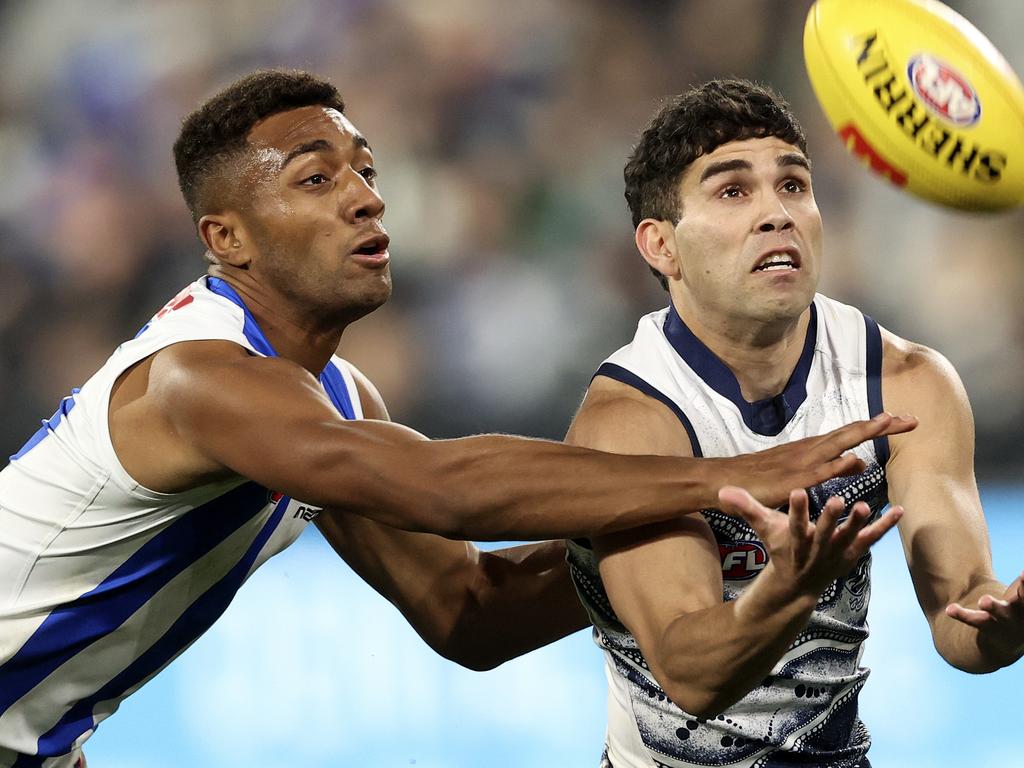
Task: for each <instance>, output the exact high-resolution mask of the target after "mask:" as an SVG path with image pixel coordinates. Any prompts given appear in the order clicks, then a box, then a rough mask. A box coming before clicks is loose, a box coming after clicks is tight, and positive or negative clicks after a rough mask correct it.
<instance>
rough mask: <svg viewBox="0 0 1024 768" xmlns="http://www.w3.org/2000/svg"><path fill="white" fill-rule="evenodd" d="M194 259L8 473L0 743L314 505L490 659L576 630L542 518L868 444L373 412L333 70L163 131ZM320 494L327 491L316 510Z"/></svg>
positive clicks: (126, 673)
mask: <svg viewBox="0 0 1024 768" xmlns="http://www.w3.org/2000/svg"><path fill="white" fill-rule="evenodd" d="M175 161H176V164H177V168H178V173H179V178H180V181H181V187H182V192H183V194H184V196H185V199H186V202H187V203H188V206H189V209H190V210H191V212H192V215H193V217H194V220H195V222H196V225H197V228H198V233H199V237H200V239H201V241H202V244H203V246H204V247H205V249H206V256H207V260H208V262H209V267H208V274H207V275H205V276H203V277H202V278H201V279H199V280H197V281H196V282H195V283H193V284H192V285H191V286H189V287H187V288H186V289H185V290H184V291H182V292H181V293H180V294H178V296H177V297H175V298H174V299H173V300H172V301H171V302H169V303H168V305H167V306H166V307H165V308H164V309H163V310H161V311H160V312H158V313H157V315H156V316H155V317H154V318H153V319H152V320H151V321H150V323H148V324H147V325H146V326H145V327H144V328H143V329H142V330H141V331H140V332H139V333H138V334H137V335H136V337H135V338H133V339H131V340H129V341H126V342H125V343H124V344H122V345H121V346H120V347H118V349H117V350H115V352H114V353H113V355H112V356H111V357H110V359H109V360H108V361H107V363H106V364H105V365H104V366H103V367H102V368H101V369H100V370H99V371H98V372H97V373H96V374H95V375H94V376H93V377H92V378H90V380H89V381H88V382H86V383H85V384H84V385H83V386H82V387H81V389H79V390H75V391H74V392H73V393H72V394H71V395H70V396H69V397H68V398H66V399H65V400H64V401H63V402H62V403H61V405H60V407H59V408H58V410H57V412H56V413H55V414H54V415H53V416H52V417H51V418H50V419H48V420H47V421H46V422H44V424H43V427H42V428H41V429H40V430H39V432H38V433H37V434H36V435H34V436H33V437H32V438H31V439H30V440H29V441H28V442H27V443H26V444H25V446H24V447H23V448H22V449H21V450H20V451H19V452H18V453H17V454H16V455H15V456H13V457H12V460H11V462H10V463H9V464H8V465H7V466H6V467H5V468H4V469H3V471H2V473H0V766H2V767H4V768H9V767H10V766H13V765H17V766H46V767H47V768H52V767H54V766H61V767H62V768H63V767H64V766H71V765H74V764H76V763H78V762H79V761H80V760H81V746H82V744H83V743H84V742H85V740H86V739H87V738H88V737H89V736H90V734H91V733H92V732H93V731H94V730H95V728H96V727H97V725H98V724H99V722H100V721H102V720H103V719H104V718H105V717H107V716H109V715H110V714H112V713H113V712H114V711H115V710H116V709H117V707H118V705H119V704H120V702H121V701H122V700H123V699H124V697H126V696H128V695H130V694H131V693H132V692H133V691H135V690H137V689H138V688H139V687H141V686H142V685H144V684H145V683H146V681H148V680H149V679H150V678H151V677H152V676H153V675H155V674H157V673H158V672H159V671H160V670H161V669H162V668H163V667H164V666H165V665H166V664H168V663H170V661H171V660H173V659H174V658H175V657H176V656H177V654H178V653H180V652H181V651H182V650H183V649H184V648H185V647H187V646H188V645H189V644H190V643H191V642H193V641H194V640H195V639H196V638H197V637H198V636H199V635H200V634H201V633H202V632H203V631H205V629H206V628H207V627H209V626H210V624H211V623H212V622H213V621H215V620H216V618H217V617H218V616H219V615H220V614H221V612H222V611H223V610H224V609H225V608H226V606H227V604H228V603H229V602H230V600H231V598H232V596H233V595H234V593H235V591H236V590H237V589H238V588H239V586H240V585H241V583H242V582H243V581H244V580H245V579H246V578H247V576H248V575H249V573H251V572H252V570H253V569H254V568H256V567H258V566H259V564H260V563H262V562H263V561H264V560H265V559H266V558H267V557H269V556H271V555H272V554H273V553H274V552H277V551H279V550H280V549H282V548H283V547H285V546H287V545H288V544H289V543H290V542H291V541H293V540H294V539H295V537H296V536H298V534H299V532H300V531H301V529H302V527H303V526H304V525H305V523H306V522H307V521H309V520H310V519H314V518H315V520H316V523H317V525H318V527H319V528H320V530H321V531H322V532H323V534H324V535H325V537H326V538H327V539H328V540H329V541H330V543H331V544H332V545H333V546H334V548H335V549H336V550H337V551H338V552H339V553H340V554H341V555H342V556H343V557H344V558H345V559H346V560H347V561H348V562H349V563H350V564H351V565H352V567H353V568H354V569H355V570H356V571H357V572H358V573H359V574H360V575H361V576H362V577H363V578H364V579H366V580H367V581H368V582H369V583H371V584H372V585H373V586H374V587H375V588H376V589H377V590H378V591H380V592H381V593H382V594H383V595H384V596H385V597H387V598H388V599H389V600H391V601H392V602H393V603H395V605H396V606H397V607H398V608H399V609H400V610H401V611H402V613H403V614H404V615H405V616H406V618H407V619H408V620H409V621H410V623H411V624H412V625H413V626H414V627H415V628H416V630H417V631H418V632H419V633H420V634H421V635H422V636H423V638H424V639H425V640H426V641H427V642H428V643H429V644H430V645H431V646H432V647H433V648H435V649H436V650H437V651H438V652H439V653H441V654H443V655H445V656H447V657H449V658H452V659H454V660H456V661H458V662H459V663H462V664H464V665H466V666H469V667H473V668H477V669H484V668H489V667H492V666H494V665H497V664H499V663H501V662H502V661H504V660H506V659H508V658H511V657H513V656H516V655H519V654H521V653H524V652H526V651H529V650H530V649H533V648H536V647H539V646H541V645H544V644H546V643H548V642H551V641H553V640H555V639H557V638H559V637H562V636H564V635H565V634H567V633H569V632H571V631H574V630H576V629H578V628H581V627H582V626H584V624H585V621H586V619H585V616H584V615H583V612H582V611H581V610H580V607H579V604H578V601H577V600H576V596H575V593H574V590H573V589H572V585H571V583H570V581H569V578H568V575H567V569H566V567H565V565H564V559H563V556H564V546H563V545H562V543H561V542H560V541H559V542H548V543H540V544H534V545H527V546H524V547H517V548H514V549H511V550H505V551H499V552H492V553H483V552H480V551H479V550H478V549H477V548H476V547H475V546H473V545H472V544H470V543H466V542H465V541H456V540H455V539H486V540H500V539H532V540H541V539H549V538H556V539H561V538H562V537H565V536H587V535H598V534H604V533H608V532H611V531H615V530H621V529H624V528H631V527H635V526H637V525H642V524H647V523H655V522H659V521H664V520H671V519H675V518H677V517H680V516H682V515H685V514H686V513H687V512H691V511H693V510H696V509H699V508H701V507H705V506H708V505H709V504H712V503H713V502H714V501H715V499H716V496H717V493H718V490H719V489H720V488H721V487H722V486H723V485H726V484H729V483H742V484H744V485H746V486H747V487H749V488H750V489H751V490H752V491H753V492H755V493H756V494H757V495H758V497H759V498H762V499H764V500H765V501H768V502H776V503H778V502H782V501H783V500H784V498H785V497H786V495H787V494H788V491H789V489H790V488H793V487H804V486H807V485H812V484H814V483H817V482H821V481H823V480H825V479H827V478H829V477H832V476H836V475H844V474H849V473H850V472H854V471H860V470H861V469H862V468H863V462H862V460H861V459H860V458H859V457H857V456H855V455H852V454H848V455H844V454H845V452H846V451H847V450H849V449H850V448H852V447H854V446H856V445H858V444H860V443H862V442H863V441H865V440H869V441H870V440H872V439H876V438H878V437H879V436H880V435H884V434H892V433H896V432H901V431H905V430H907V429H911V428H913V426H914V424H913V421H912V420H901V419H895V418H893V417H890V416H887V415H883V416H880V417H879V418H876V419H873V420H860V421H858V423H855V424H852V425H850V426H847V427H845V428H842V429H839V430H837V431H835V432H833V433H832V434H830V435H827V436H825V437H815V438H812V439H810V440H805V441H801V442H799V443H796V444H794V445H791V446H786V447H783V448H779V449H775V450H770V451H767V452H764V453H760V454H758V455H754V456H745V457H742V458H737V459H731V460H725V461H695V460H693V459H691V458H664V457H624V456H615V455H611V454H607V453H602V452H598V451H592V450H589V449H582V448H576V447H571V446H566V445H563V444H560V443H555V442H550V441H542V440H531V439H526V438H517V437H509V436H497V435H483V436H477V437H470V438H465V439H461V440H439V441H430V440H427V439H426V438H424V437H423V436H422V435H420V434H418V433H416V432H414V431H413V430H411V429H408V428H406V427H402V426H399V425H397V424H392V423H389V420H388V414H387V410H386V408H385V406H384V404H383V403H382V401H381V398H380V396H379V394H378V393H377V391H376V390H375V389H374V387H373V385H372V384H371V383H370V382H369V381H367V380H366V378H365V377H364V376H362V375H361V374H360V373H359V372H358V371H356V370H355V369H354V368H352V367H351V366H349V365H348V364H347V363H346V362H345V361H344V360H341V359H340V358H337V357H336V356H335V350H336V348H337V347H338V344H339V342H340V340H341V336H342V332H343V331H344V329H345V328H346V327H347V326H348V325H349V324H350V323H352V322H354V321H356V320H358V319H359V318H361V317H363V316H364V315H366V314H367V313H369V312H371V311H373V310H374V309H375V308H377V307H378V306H380V305H381V304H382V303H383V302H384V301H385V300H386V299H387V298H388V296H389V294H390V292H391V278H390V273H389V267H388V263H389V258H390V256H389V250H388V246H389V241H388V236H387V234H386V232H385V229H384V226H383V224H382V223H381V220H382V217H383V214H384V201H383V199H382V198H381V195H380V193H379V191H378V189H377V181H376V176H377V172H376V170H375V168H374V163H373V153H372V151H371V149H370V146H369V144H368V143H367V141H366V140H365V139H364V138H363V137H362V135H361V134H360V133H359V132H358V131H357V129H356V128H355V126H354V125H353V124H352V123H351V122H350V121H349V119H348V118H347V117H346V116H345V114H344V104H343V102H342V100H341V97H340V96H339V95H338V92H337V90H336V89H335V88H334V87H333V86H332V85H330V84H329V83H327V82H325V81H323V80H320V79H318V78H316V77H313V76H311V75H309V74H306V73H295V72H268V71H264V72H259V73H255V74H253V75H251V76H248V77H246V78H243V79H242V80H240V81H239V82H237V83H235V84H233V85H232V86H230V87H229V88H227V89H226V90H224V91H222V92H221V93H220V94H218V95H217V96H215V97H214V98H212V99H211V100H210V101H208V102H207V103H206V104H205V105H203V106H202V107H201V108H200V109H198V110H197V111H196V112H194V113H193V114H192V115H190V116H189V117H188V118H187V119H186V121H185V123H184V125H183V127H182V131H181V134H180V136H179V138H178V140H177V142H176V143H175ZM323 510H326V511H323Z"/></svg>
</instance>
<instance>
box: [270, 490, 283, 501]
mask: <svg viewBox="0 0 1024 768" xmlns="http://www.w3.org/2000/svg"><path fill="white" fill-rule="evenodd" d="M283 498H284V494H283V493H281V492H280V491H271V492H270V503H271V504H277V503H278V502H279V501H281V499H283Z"/></svg>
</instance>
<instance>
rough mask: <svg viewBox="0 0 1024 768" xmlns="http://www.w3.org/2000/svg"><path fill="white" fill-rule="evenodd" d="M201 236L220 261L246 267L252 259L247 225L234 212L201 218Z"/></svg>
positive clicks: (211, 252)
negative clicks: (247, 246) (248, 244)
mask: <svg viewBox="0 0 1024 768" xmlns="http://www.w3.org/2000/svg"><path fill="white" fill-rule="evenodd" d="M198 228H199V238H200V239H201V240H202V241H203V243H205V244H206V249H207V250H208V251H209V252H210V254H211V255H212V256H213V257H214V258H215V259H216V260H217V261H219V262H223V263H226V264H230V265H232V266H234V267H244V266H246V265H247V264H248V263H249V261H250V258H251V257H250V249H249V248H246V247H245V246H246V244H247V243H246V241H247V240H248V238H247V237H246V232H245V227H244V226H242V222H241V221H240V220H239V219H238V217H237V216H236V215H235V214H234V213H211V214H207V215H206V216H203V217H202V218H201V219H200V220H199V224H198Z"/></svg>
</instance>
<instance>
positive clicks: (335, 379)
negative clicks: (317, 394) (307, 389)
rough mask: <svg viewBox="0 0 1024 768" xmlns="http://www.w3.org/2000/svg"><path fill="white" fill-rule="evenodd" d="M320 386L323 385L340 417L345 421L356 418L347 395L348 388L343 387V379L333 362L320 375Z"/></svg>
mask: <svg viewBox="0 0 1024 768" xmlns="http://www.w3.org/2000/svg"><path fill="white" fill-rule="evenodd" d="M320 384H322V385H323V388H324V389H325V390H326V391H327V396H328V397H329V398H331V402H332V403H334V407H335V408H337V409H338V410H339V411H340V412H341V415H342V416H344V417H345V418H346V419H354V418H355V417H356V412H355V409H353V408H352V399H351V398H350V397H349V394H348V387H346V386H345V377H344V376H342V375H341V371H339V370H338V366H336V365H335V364H334V363H333V362H329V363H327V367H326V368H324V372H323V373H321V374H320Z"/></svg>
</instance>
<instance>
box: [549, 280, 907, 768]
mask: <svg viewBox="0 0 1024 768" xmlns="http://www.w3.org/2000/svg"><path fill="white" fill-rule="evenodd" d="M810 313H811V314H810V322H809V325H808V331H807V340H806V342H805V344H804V349H803V352H802V354H801V357H800V360H799V362H798V364H797V366H796V369H795V371H794V372H793V375H792V377H791V378H790V380H789V382H788V383H787V385H786V388H785V390H784V391H783V392H782V393H781V394H779V395H778V396H776V397H774V398H770V399H767V400H763V401H759V402H756V403H747V402H746V401H744V400H743V398H742V396H741V394H740V388H739V384H738V382H737V381H736V378H735V376H733V374H732V372H731V371H730V370H729V369H728V368H727V367H726V366H725V364H724V363H722V362H721V361H720V360H719V359H718V358H717V357H715V355H714V354H713V353H712V352H711V351H710V350H709V349H708V348H707V347H705V346H704V345H703V344H702V343H701V342H700V341H699V340H698V339H697V337H696V336H694V335H693V333H692V332H691V331H690V330H689V329H688V328H687V327H686V325H685V324H684V323H683V322H682V320H681V319H680V318H679V315H678V314H677V313H676V312H675V310H674V308H672V307H669V308H667V309H664V310H661V311H660V312H654V313H652V314H650V315H647V316H645V317H644V318H643V319H642V320H641V321H640V324H639V327H638V329H637V333H636V337H635V338H634V339H633V342H632V343H631V344H629V345H628V346H626V347H623V348H622V349H620V350H619V351H618V352H616V353H615V354H614V355H612V356H611V357H610V358H609V359H608V360H607V361H606V362H605V363H604V364H603V365H602V366H601V367H600V369H599V370H598V372H597V375H600V376H607V377H609V378H613V379H616V380H618V381H621V382H623V383H625V384H628V385H630V386H633V387H636V388H637V389H639V390H641V391H643V392H645V393H646V394H648V395H649V396H651V397H653V398H655V399H657V400H659V401H660V402H662V403H664V404H665V405H666V406H667V407H668V408H670V409H671V410H672V411H673V412H674V413H675V414H676V416H677V417H678V418H679V420H680V422H681V423H682V425H683V427H684V428H685V430H686V432H687V434H688V435H689V438H690V442H691V445H692V447H693V453H694V455H695V456H698V457H700V456H705V457H715V456H734V455H737V454H741V453H750V452H753V451H759V450H762V449H765V448H770V447H772V446H774V445H779V444H781V443H786V442H790V441H792V440H797V439H800V438H803V437H810V436H814V435H820V434H823V433H825V432H827V431H829V430H832V429H835V428H837V427H840V426H842V425H843V424H846V423H848V422H850V421H854V420H857V419H865V418H869V417H870V416H873V415H875V414H877V413H879V412H880V411H881V410H882V398H881V365H882V346H881V337H880V334H879V330H878V326H877V325H876V324H875V322H874V321H873V320H871V319H870V318H869V317H866V316H865V315H862V314H861V313H860V312H859V311H858V310H856V309H854V308H853V307H849V306H846V305H844V304H840V303H839V302H836V301H833V300H831V299H828V298H826V297H824V296H821V295H818V296H816V297H815V298H814V301H813V304H812V305H811V310H810ZM856 453H857V454H858V455H859V456H860V457H861V458H862V459H864V461H865V462H866V464H867V470H866V471H865V472H864V473H863V474H861V475H859V476H856V477H849V478H840V479H837V480H832V481H829V482H827V483H825V484H823V485H821V486H818V487H816V488H813V489H811V494H810V496H811V517H812V519H815V518H816V517H817V516H818V515H819V514H820V512H821V509H822V507H823V505H824V503H825V500H826V499H827V498H828V497H830V496H842V497H843V498H844V499H845V500H846V501H847V502H848V503H852V502H853V501H854V500H857V499H863V500H865V501H867V502H868V503H869V504H870V506H871V508H872V513H873V517H875V516H877V515H878V514H880V512H881V510H882V508H883V507H884V505H885V504H886V503H887V487H886V482H885V464H886V461H887V460H888V442H887V441H886V440H885V439H884V438H883V439H879V440H875V441H874V442H873V443H868V444H866V445H863V446H860V447H859V448H858V449H857V450H856ZM703 514H704V517H705V519H706V520H707V521H708V523H709V524H710V525H711V528H712V530H713V532H714V535H715V538H716V539H717V542H718V548H719V552H720V555H721V561H722V577H723V580H724V598H725V600H727V601H728V600H734V599H736V598H737V597H738V596H739V595H741V594H742V593H743V591H744V589H745V588H746V587H747V586H748V585H749V584H750V583H751V579H753V578H754V577H755V576H756V575H757V573H758V572H759V571H760V570H761V569H762V568H764V566H765V564H766V562H767V554H766V550H765V547H764V545H763V544H762V543H761V542H760V541H758V538H757V535H756V534H755V533H754V531H753V530H752V529H751V528H750V527H749V526H748V525H746V523H745V522H743V521H742V520H739V519H736V518H732V517H728V516H726V515H724V514H722V513H721V512H719V511H716V510H704V512H703ZM569 564H570V570H571V573H572V575H573V579H574V581H575V582H576V586H577V589H578V591H579V593H580V596H581V598H582V599H583V602H584V604H585V605H586V607H587V610H588V612H589V613H590V616H591V619H592V621H593V623H594V627H595V628H594V638H595V641H596V642H597V644H598V645H599V646H600V647H601V648H602V649H603V650H604V652H605V661H606V673H607V677H608V683H609V698H608V735H607V744H606V749H607V757H606V759H605V765H608V764H610V765H611V766H614V768H634V767H635V766H645V768H646V767H649V766H673V767H676V766H743V767H744V768H746V767H751V766H752V767H753V768H771V767H774V766H784V765H786V766H788V765H814V766H818V768H824V767H825V766H830V767H832V768H853V766H863V765H867V763H866V758H865V754H866V752H867V749H868V746H869V744H870V740H869V737H868V734H867V731H866V730H865V728H864V726H863V724H862V723H861V721H860V719H859V718H858V716H857V694H858V693H859V691H860V689H861V687H862V686H863V685H864V681H865V679H866V677H867V675H868V671H867V670H866V669H864V668H862V667H861V666H860V663H859V662H860V656H861V643H862V642H863V641H864V639H865V638H866V637H867V634H868V627H867V604H868V596H869V593H870V581H869V578H870V564H871V556H870V553H868V554H867V555H865V556H864V557H863V558H862V559H861V561H860V562H859V563H858V564H857V566H856V567H855V568H854V569H853V571H852V572H851V573H850V575H849V576H847V577H846V578H843V579H839V580H837V581H835V582H834V583H833V584H831V585H830V586H829V587H828V589H826V590H825V592H824V594H823V595H822V596H821V599H820V600H819V601H818V604H817V607H816V609H815V611H814V613H813V614H812V616H811V619H810V621H809V622H808V624H807V626H806V628H805V629H804V630H802V631H801V632H800V634H799V635H798V636H797V638H796V639H795V640H794V641H793V643H792V645H791V646H790V648H789V650H788V651H787V652H786V654H785V655H784V656H783V657H782V659H780V661H779V662H778V664H776V665H775V667H774V669H772V671H771V674H770V675H769V676H768V677H767V678H766V679H765V680H764V682H763V683H762V684H761V685H759V686H758V687H757V688H755V689H754V690H753V691H751V692H750V693H749V694H747V695H746V696H745V697H744V698H743V699H742V700H740V701H739V702H737V703H736V704H735V705H733V706H732V707H730V708H729V709H728V710H726V712H725V713H723V714H722V715H719V716H718V717H716V718H714V719H712V720H705V719H702V718H698V717H695V716H693V715H690V714H688V713H686V712H684V711H682V710H681V709H679V707H677V706H676V705H675V704H673V703H672V701H670V700H669V699H668V697H667V696H666V695H665V692H664V691H663V690H662V689H661V687H660V686H659V685H658V683H657V681H656V680H655V679H654V677H653V675H652V674H651V672H650V669H649V668H648V666H647V663H646V662H645V660H644V658H643V656H642V654H641V653H640V651H639V648H638V646H637V643H636V640H635V639H634V638H633V636H632V635H630V634H629V632H628V631H627V630H626V629H625V627H623V625H622V624H621V623H620V622H619V620H618V618H617V617H616V616H615V612H614V610H613V609H612V607H611V605H610V604H609V601H608V597H607V595H606V593H605V591H604V587H603V585H602V584H601V580H600V576H599V574H598V569H597V561H596V558H595V557H594V554H593V552H592V551H591V549H590V548H589V546H588V545H587V543H586V542H584V541H577V542H571V543H570V544H569Z"/></svg>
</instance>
